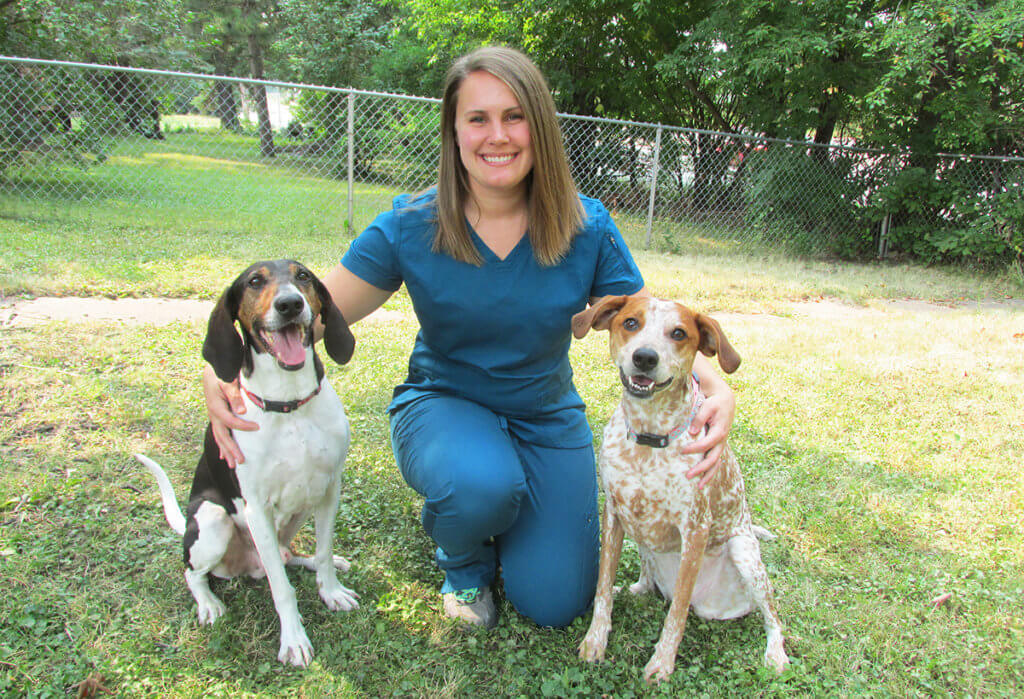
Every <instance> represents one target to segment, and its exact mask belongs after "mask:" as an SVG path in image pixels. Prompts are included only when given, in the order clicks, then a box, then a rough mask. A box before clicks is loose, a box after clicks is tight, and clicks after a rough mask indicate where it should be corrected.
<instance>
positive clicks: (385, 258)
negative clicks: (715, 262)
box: [204, 47, 735, 627]
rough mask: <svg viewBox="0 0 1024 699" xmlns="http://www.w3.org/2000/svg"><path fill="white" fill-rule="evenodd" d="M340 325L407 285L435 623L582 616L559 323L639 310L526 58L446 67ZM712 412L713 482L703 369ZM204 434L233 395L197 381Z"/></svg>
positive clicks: (635, 285) (401, 420) (223, 425)
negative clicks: (430, 161) (406, 181)
mask: <svg viewBox="0 0 1024 699" xmlns="http://www.w3.org/2000/svg"><path fill="white" fill-rule="evenodd" d="M323 281H324V283H325V285H326V286H327V288H328V289H329V290H330V292H331V295H332V297H333V298H334V301H335V303H336V304H337V305H338V308H339V309H340V310H341V312H342V314H343V315H344V316H345V318H347V319H348V320H349V322H356V321H358V320H359V319H361V318H363V317H365V316H366V315H367V314H369V313H371V312H373V311H374V310H375V309H377V308H378V307H379V306H380V305H381V304H383V303H384V301H385V300H387V299H388V297H389V296H390V295H391V294H392V293H394V292H395V291H396V290H397V289H398V288H399V287H400V286H401V285H402V284H403V283H404V284H405V285H406V288H407V290H408V292H409V295H410V297H411V298H412V302H413V307H414V309H415V312H416V315H417V318H418V319H419V321H420V326H421V329H420V332H419V334H418V335H417V337H416V343H415V347H414V349H413V352H412V356H411V357H410V360H409V373H408V377H407V378H406V380H405V382H404V383H403V384H402V385H400V386H398V387H397V388H396V389H395V393H394V399H393V401H392V403H391V405H390V407H389V413H390V417H391V434H392V447H393V450H394V454H395V459H396V461H397V463H398V466H399V468H400V470H401V472H402V476H403V477H404V478H405V480H406V482H407V483H408V484H409V485H410V486H412V487H413V488H414V489H415V490H416V491H417V492H418V493H419V494H420V495H422V496H423V497H424V506H423V513H422V523H423V527H424V529H425V530H426V532H427V534H428V535H430V536H431V537H432V539H433V540H434V541H435V542H436V543H437V547H438V548H437V554H436V560H437V564H438V566H439V567H440V569H441V570H442V571H444V573H445V579H444V584H443V585H442V587H441V593H442V596H443V606H444V612H445V614H446V615H447V616H450V617H453V618H456V619H459V620H461V621H462V622H464V623H469V624H477V625H482V626H486V627H491V626H493V625H494V624H495V623H496V621H497V614H496V611H495V607H494V602H493V598H492V595H491V590H490V588H491V586H492V585H493V584H494V582H495V579H496V577H497V574H498V569H499V567H500V572H501V577H502V579H503V583H504V593H505V597H506V598H507V599H508V600H509V601H510V602H511V603H512V604H513V606H514V607H515V608H516V609H517V610H518V611H519V612H520V613H521V614H523V615H525V616H527V617H529V618H530V619H533V620H534V621H535V622H536V623H538V624H540V625H542V626H556V627H560V626H565V625H568V624H569V623H570V622H571V621H572V620H573V619H574V618H575V617H577V616H579V615H580V614H582V613H583V612H584V611H586V609H587V607H588V606H589V605H590V603H591V600H592V598H593V594H594V586H595V583H596V579H597V565H598V513H597V480H596V475H595V468H594V452H593V437H592V434H591V432H590V428H589V426H588V424H587V420H586V416H585V414H584V406H583V402H582V400H581V399H580V397H579V395H578V394H577V392H576V389H575V387H574V386H573V385H572V372H571V369H570V367H569V359H568V350H569V342H570V337H571V335H570V319H571V318H572V316H573V314H574V313H576V312H578V311H580V310H582V309H583V308H585V307H586V304H587V303H588V302H591V301H593V300H595V299H596V298H598V297H601V296H604V295H606V294H630V293H645V292H644V289H643V280H642V278H641V276H640V272H639V270H638V269H637V267H636V265H635V264H634V262H633V259H632V257H631V256H630V254H629V251H628V250H627V248H626V245H625V243H624V241H623V239H622V237H621V235H620V234H619V232H618V230H617V229H616V227H615V225H614V223H612V221H611V218H610V217H609V215H608V212H607V210H606V209H605V208H604V206H602V205H601V204H600V202H598V201H596V200H594V199H590V198H587V197H583V196H581V195H579V194H578V193H577V192H576V189H575V185H574V184H573V181H572V177H571V175H570V172H569V166H568V162H567V160H566V157H565V153H564V150H563V146H562V139H561V133H560V131H559V127H558V120H557V117H556V115H555V107H554V102H553V100H552V98H551V93H550V90H549V89H548V87H547V84H546V83H545V81H544V78H543V76H542V75H541V73H540V71H539V70H538V69H537V68H536V66H535V65H534V64H533V63H532V62H531V61H530V60H529V59H528V58H526V57H525V56H524V55H523V54H521V53H519V52H517V51H514V50H511V49H507V48H500V47H486V48H483V49H479V50H477V51H474V52H473V53H471V54H469V55H467V56H464V57H463V58H461V59H459V60H458V61H457V62H456V63H455V64H454V65H453V66H452V68H451V69H450V70H449V72H448V77H447V83H446V88H445V93H444V99H443V102H442V118H441V160H440V167H439V177H438V183H437V186H436V188H432V189H430V190H428V191H426V192H422V193H420V194H418V195H415V196H401V197H398V198H396V199H395V202H394V208H393V209H392V210H391V211H387V212H385V213H383V214H381V215H380V216H378V217H377V219H376V220H375V221H374V222H373V223H372V224H371V225H370V226H369V227H368V228H367V229H366V230H365V231H364V232H363V233H362V234H361V235H360V236H359V237H358V238H357V239H356V240H354V241H353V242H352V245H351V246H350V248H349V250H348V252H347V253H346V254H345V256H344V258H343V259H342V261H341V264H339V265H338V266H336V267H335V268H334V269H332V270H331V271H330V272H329V273H328V274H327V275H325V277H324V280H323ZM695 371H696V373H697V374H698V376H699V378H700V380H701V387H702V388H703V389H704V391H705V393H706V394H707V395H708V399H707V400H706V401H705V403H704V408H703V409H702V411H701V413H700V415H698V416H697V419H695V420H694V421H693V425H692V426H691V433H693V434H698V433H699V432H700V431H701V430H702V429H703V427H704V425H705V423H707V424H708V425H709V431H708V434H707V435H706V436H704V437H703V438H701V439H699V440H697V441H695V442H694V443H693V444H692V445H691V449H690V450H691V451H694V452H698V451H706V452H707V454H706V456H705V458H704V459H703V460H702V462H701V463H700V464H699V465H698V466H697V467H696V468H695V469H694V470H693V471H692V472H691V473H690V474H689V475H690V476H691V477H696V475H699V474H701V473H703V474H704V477H705V480H706V479H707V478H709V477H710V475H711V474H712V473H713V468H714V467H715V466H716V465H717V462H718V458H719V456H720V455H721V451H722V447H723V443H724V439H725V436H726V434H727V432H728V430H729V428H730V426H731V424H732V418H733V412H734V402H735V401H734V398H733V395H732V392H731V390H730V389H729V388H728V387H727V386H726V385H725V383H724V382H723V381H722V380H721V379H720V378H719V377H718V376H717V375H716V374H715V372H714V370H712V369H711V367H710V364H709V363H708V362H707V361H704V360H703V359H701V361H700V362H698V364H696V365H695ZM204 386H205V388H206V393H207V405H208V408H209V412H210V418H211V421H212V422H213V424H214V433H215V435H216V436H217V440H218V443H219V444H220V445H221V449H222V452H223V453H224V454H225V456H226V458H228V460H229V462H233V461H241V460H242V455H241V454H240V453H239V451H238V448H237V445H235V444H234V442H233V440H232V439H231V437H230V433H229V431H228V430H229V428H230V429H251V428H252V423H248V422H247V421H245V420H244V419H242V418H240V417H238V416H237V415H235V414H232V412H231V410H230V409H229V403H230V405H231V406H234V408H235V411H236V412H242V410H244V408H242V410H239V409H238V406H240V405H241V400H240V399H238V398H237V397H236V391H235V389H234V388H233V386H230V385H223V384H219V383H218V382H217V381H216V379H215V377H213V374H212V372H211V371H209V370H208V371H207V372H206V373H205V375H204Z"/></svg>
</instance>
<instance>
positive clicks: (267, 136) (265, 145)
mask: <svg viewBox="0 0 1024 699" xmlns="http://www.w3.org/2000/svg"><path fill="white" fill-rule="evenodd" d="M249 67H250V69H251V72H252V77H253V79H255V80H262V79H263V49H262V48H261V47H260V40H259V36H258V35H257V32H256V29H255V28H253V29H252V30H251V31H250V33H249ZM252 93H253V99H254V100H255V101H256V116H257V119H258V120H259V132H260V155H262V156H264V157H265V158H273V157H274V155H275V154H276V153H275V150H274V132H273V131H272V130H271V128H270V109H269V108H268V107H267V88H266V86H264V85H253V86H252Z"/></svg>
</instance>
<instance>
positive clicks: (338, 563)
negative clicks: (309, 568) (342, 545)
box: [334, 556, 352, 573]
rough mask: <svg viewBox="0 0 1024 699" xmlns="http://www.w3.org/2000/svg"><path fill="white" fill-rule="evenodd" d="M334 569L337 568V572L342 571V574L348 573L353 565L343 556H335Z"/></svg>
mask: <svg viewBox="0 0 1024 699" xmlns="http://www.w3.org/2000/svg"><path fill="white" fill-rule="evenodd" d="M334 567H335V568H336V569H337V570H340V571H341V572H342V573H347V572H348V570H349V568H351V567H352V564H351V563H349V562H348V561H347V560H346V559H345V558H344V557H342V556H335V557H334Z"/></svg>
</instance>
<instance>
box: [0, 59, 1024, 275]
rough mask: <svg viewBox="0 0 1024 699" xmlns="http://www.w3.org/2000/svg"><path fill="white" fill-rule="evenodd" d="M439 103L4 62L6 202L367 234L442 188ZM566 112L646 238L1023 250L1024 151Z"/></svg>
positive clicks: (570, 148) (578, 149)
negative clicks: (438, 180) (927, 152)
mask: <svg viewBox="0 0 1024 699" xmlns="http://www.w3.org/2000/svg"><path fill="white" fill-rule="evenodd" d="M439 111H440V110H439V101H438V100H434V99H425V98H414V97H406V96H399V95H390V94H382V93H372V92H365V91H357V90H344V89H336V88H326V87H315V86H306V85H295V84H290V83H279V82H272V81H254V80H248V79H239V78H229V77H218V76H204V75H194V74H183V73H170V72H163V71H151V70H136V69H124V68H113V67H109V66H92V65H84V64H71V63H64V62H54V61H35V60H29V59H13V58H3V57H0V204H2V203H4V202H5V201H6V202H7V203H8V204H9V205H13V202H19V201H20V202H25V201H32V200H38V199H49V200H66V201H67V202H69V205H71V203H73V204H74V205H76V206H88V205H90V204H95V205H100V206H107V207H110V206H113V207H115V208H119V209H121V210H130V209H131V207H135V206H138V207H154V206H162V205H168V206H170V205H173V206H178V207H188V209H189V214H188V216H187V217H184V219H183V220H185V221H187V222H188V225H196V226H202V225H207V224H209V222H211V221H214V220H216V221H218V222H219V223H220V224H222V225H223V224H225V222H228V224H227V225H229V226H232V227H235V228H239V229H245V228H250V227H252V226H262V227H264V228H265V229H267V230H269V231H271V232H273V231H274V230H275V229H279V230H280V231H282V232H285V231H288V230H292V229H293V226H294V225H296V224H295V222H296V220H302V221H305V222H306V223H304V224H303V225H307V226H312V227H322V228H323V229H324V231H325V232H333V233H337V232H338V231H339V230H340V229H342V228H344V227H346V226H347V227H348V228H349V230H350V231H351V232H352V233H354V232H358V231H359V230H361V229H362V227H364V226H365V225H366V224H367V223H369V221H370V220H371V219H372V217H373V216H374V215H375V213H376V212H378V211H381V210H383V209H385V208H388V207H389V206H390V200H391V198H392V197H393V196H394V195H395V194H397V193H400V192H407V191H418V190H420V189H424V188H426V187H428V186H430V184H431V183H432V182H433V181H434V179H435V175H436V167H437V160H438V151H439V144H440V141H439V136H438V131H439V121H440V117H439ZM561 119H562V128H563V133H564V137H565V143H566V148H567V152H568V155H569V159H570V162H571V165H572V169H573V174H574V176H575V178H576V182H577V185H578V187H579V189H580V191H581V192H583V193H585V194H589V195H592V196H596V197H598V198H600V199H601V200H602V201H604V202H605V204H606V205H607V206H608V208H609V209H611V210H612V211H613V212H614V214H615V216H616V220H617V222H618V223H619V225H620V227H621V228H622V229H623V231H624V233H626V236H627V239H629V240H630V241H631V243H632V244H634V245H642V246H647V247H653V248H656V249H661V250H668V251H683V250H687V249H689V248H690V247H691V246H704V247H705V248H708V249H736V248H753V249H758V247H759V246H764V247H766V248H771V249H785V250H790V251H793V252H797V253H800V254H809V255H816V256H821V255H827V256H841V257H850V258H868V257H874V256H877V255H885V254H886V253H892V252H898V253H902V254H909V255H912V256H916V257H918V258H922V259H926V260H929V261H931V260H937V259H964V258H972V259H978V260H983V261H986V262H994V263H996V264H1018V265H1019V264H1020V261H1021V259H1022V257H1021V256H1022V251H1021V247H1022V245H1024V159H1020V158H1002V157H998V158H997V157H984V156H929V157H917V156H914V155H912V154H906V153H899V154H890V153H885V152H882V151H878V150H870V149H860V148H854V147H846V146H835V145H832V146H819V145H815V144H811V143H797V142H790V141H782V140H777V139H766V138H758V137H747V136H740V135H736V134H724V133H715V132H709V131H702V130H696V129H687V128H681V127H674V126H663V125H652V124H643V123H636V122H626V121H616V120H608V119H597V118H593V117H582V116H573V115H562V116H561ZM303 208H307V209H309V210H310V211H312V212H314V215H311V216H307V217H305V218H303V217H301V216H299V215H298V213H297V212H299V211H301V210H302V209H303ZM315 212H319V215H316V214H315Z"/></svg>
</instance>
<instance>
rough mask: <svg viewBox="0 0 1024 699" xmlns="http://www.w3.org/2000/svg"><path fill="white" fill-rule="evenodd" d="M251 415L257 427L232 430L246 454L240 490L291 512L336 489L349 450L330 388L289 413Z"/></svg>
mask: <svg viewBox="0 0 1024 699" xmlns="http://www.w3.org/2000/svg"><path fill="white" fill-rule="evenodd" d="M332 399H333V400H332ZM253 417H256V421H257V422H258V423H259V425H260V429H259V430H258V431H256V432H241V431H238V432H235V433H234V435H235V439H236V441H237V442H238V445H239V447H240V448H241V449H242V453H243V454H245V457H246V460H245V464H244V465H243V466H240V467H239V472H238V476H239V482H240V484H241V485H242V489H243V494H244V493H245V492H246V491H249V492H252V493H256V494H258V497H259V499H260V500H261V501H263V502H264V503H265V504H266V505H268V506H270V507H272V508H274V509H276V510H277V511H278V512H280V513H283V514H292V513H299V512H302V511H304V510H308V509H310V508H312V507H313V506H315V505H316V504H318V503H320V502H321V501H322V500H323V499H324V497H325V496H327V495H329V494H330V493H332V492H333V491H334V489H335V488H336V485H337V482H338V481H339V479H340V478H341V474H342V468H343V464H344V460H345V455H346V453H347V452H348V445H349V425H348V419H347V418H346V416H345V411H344V409H343V408H342V406H341V402H340V401H338V399H337V396H336V395H335V394H334V392H333V390H330V388H329V387H325V390H324V391H323V392H322V393H321V394H320V395H319V396H317V397H316V398H315V399H313V400H312V401H310V402H309V403H308V404H307V405H304V406H302V408H300V409H299V410H297V411H295V412H293V413H287V414H282V413H262V412H261V414H260V415H259V416H253ZM243 481H244V482H243ZM247 497H248V496H247Z"/></svg>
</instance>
